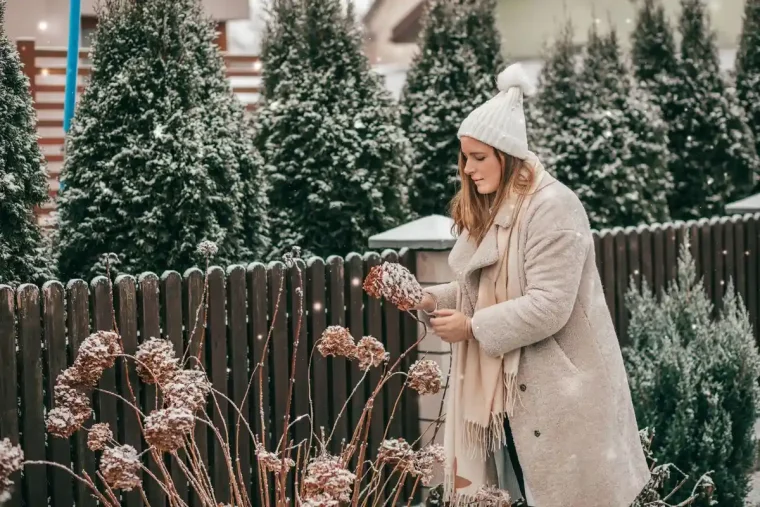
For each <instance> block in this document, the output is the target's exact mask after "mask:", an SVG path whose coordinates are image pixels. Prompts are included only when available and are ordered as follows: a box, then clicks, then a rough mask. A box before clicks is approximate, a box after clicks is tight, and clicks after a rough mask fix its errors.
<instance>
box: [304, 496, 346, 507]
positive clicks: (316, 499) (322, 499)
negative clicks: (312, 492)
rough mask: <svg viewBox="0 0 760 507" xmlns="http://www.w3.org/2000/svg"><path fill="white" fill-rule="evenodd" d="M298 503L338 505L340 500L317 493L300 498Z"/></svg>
mask: <svg viewBox="0 0 760 507" xmlns="http://www.w3.org/2000/svg"><path fill="white" fill-rule="evenodd" d="M299 505H301V506H302V507H338V506H339V505H340V502H339V501H337V500H334V499H332V498H330V497H328V496H327V495H317V496H313V497H311V498H307V499H301V501H300V502H299Z"/></svg>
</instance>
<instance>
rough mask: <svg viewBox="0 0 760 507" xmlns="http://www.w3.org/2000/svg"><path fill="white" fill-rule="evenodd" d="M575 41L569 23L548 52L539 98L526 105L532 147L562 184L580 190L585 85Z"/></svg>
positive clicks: (582, 165) (540, 77)
mask: <svg viewBox="0 0 760 507" xmlns="http://www.w3.org/2000/svg"><path fill="white" fill-rule="evenodd" d="M573 38H574V31H573V27H572V25H571V23H570V22H569V21H568V22H567V23H565V25H563V27H562V29H561V30H560V32H559V33H558V35H557V37H556V40H555V41H554V43H553V44H551V46H549V47H548V48H547V49H546V51H545V53H546V54H545V57H544V61H545V64H544V67H543V68H542V69H541V74H540V75H539V78H538V84H539V86H538V93H537V95H536V96H535V97H534V98H532V99H530V100H526V102H525V103H526V105H527V109H526V114H527V124H528V134H529V137H530V139H529V141H530V143H529V144H530V145H531V146H532V147H533V149H534V150H535V151H536V153H538V155H539V157H541V158H542V160H543V162H544V164H545V165H546V167H547V168H548V169H549V170H550V171H553V174H555V175H556V176H557V178H559V180H560V181H562V182H563V183H565V184H566V185H568V186H569V187H570V188H572V189H574V190H576V191H578V190H579V185H580V180H579V177H580V175H581V173H582V169H583V168H584V167H586V159H587V151H588V149H587V147H586V146H584V145H583V140H582V139H581V136H580V133H581V132H582V130H583V129H584V128H585V127H584V125H583V121H582V119H581V112H582V107H581V97H582V95H583V91H582V89H583V87H584V86H585V83H582V82H581V81H580V79H579V76H578V71H577V67H576V62H577V50H576V46H575V44H574V42H573Z"/></svg>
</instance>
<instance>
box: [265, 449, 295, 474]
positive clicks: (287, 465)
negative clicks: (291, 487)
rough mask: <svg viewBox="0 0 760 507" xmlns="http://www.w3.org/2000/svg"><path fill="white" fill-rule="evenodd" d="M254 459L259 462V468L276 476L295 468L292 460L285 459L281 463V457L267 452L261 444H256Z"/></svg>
mask: <svg viewBox="0 0 760 507" xmlns="http://www.w3.org/2000/svg"><path fill="white" fill-rule="evenodd" d="M256 458H257V459H258V460H259V463H261V466H262V467H264V470H266V471H268V472H274V473H276V474H279V473H282V472H287V471H288V470H290V469H291V468H293V467H294V466H296V464H295V462H294V461H293V460H292V459H290V458H285V461H284V462H283V460H282V457H281V456H278V455H276V454H275V453H273V452H269V451H267V450H266V449H265V448H264V446H263V445H262V444H256Z"/></svg>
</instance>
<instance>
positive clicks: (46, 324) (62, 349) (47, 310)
mask: <svg viewBox="0 0 760 507" xmlns="http://www.w3.org/2000/svg"><path fill="white" fill-rule="evenodd" d="M42 319H43V325H42V329H43V333H44V341H45V355H44V363H45V365H46V366H45V368H44V370H45V377H46V383H45V384H46V386H47V389H46V393H45V394H46V396H45V398H46V399H45V406H46V407H47V410H51V409H52V408H54V406H55V405H54V403H53V393H54V388H55V381H56V379H57V378H58V375H59V374H60V373H61V372H62V371H63V370H65V369H66V367H67V366H68V357H67V356H68V351H67V346H66V320H65V312H64V288H63V285H62V284H61V282H58V281H50V282H46V283H45V284H44V285H43V286H42ZM48 442H49V445H48V459H50V460H51V461H53V462H55V463H58V464H60V465H63V466H65V467H68V466H70V465H71V444H70V442H69V441H68V440H66V439H62V438H52V439H50V440H49V441H48ZM73 493H74V488H73V483H72V482H71V475H70V474H68V473H67V472H66V471H65V470H61V469H57V468H56V469H52V470H51V471H50V499H51V504H52V505H53V506H54V507H71V506H72V505H73V503H74V498H73Z"/></svg>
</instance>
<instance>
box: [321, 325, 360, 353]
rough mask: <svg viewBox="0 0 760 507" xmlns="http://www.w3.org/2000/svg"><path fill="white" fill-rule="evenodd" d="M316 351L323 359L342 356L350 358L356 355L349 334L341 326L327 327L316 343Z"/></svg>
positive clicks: (353, 343)
mask: <svg viewBox="0 0 760 507" xmlns="http://www.w3.org/2000/svg"><path fill="white" fill-rule="evenodd" d="M317 350H318V351H319V353H320V354H322V355H323V356H324V357H327V356H342V357H349V358H352V357H354V355H355V354H356V343H355V342H354V337H353V336H351V333H350V332H349V331H348V329H346V328H345V327H343V326H329V327H328V328H327V329H325V330H324V332H323V333H322V338H321V339H320V340H319V343H317Z"/></svg>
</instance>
